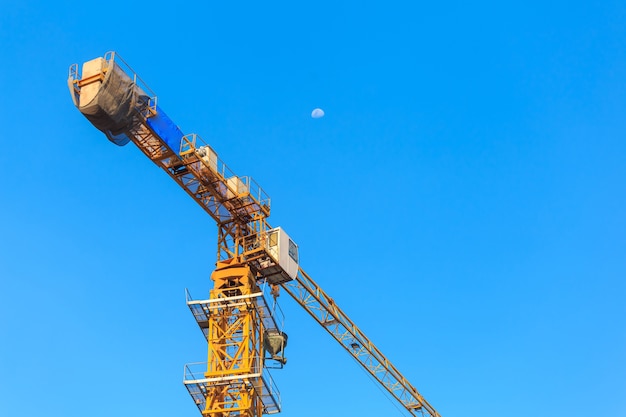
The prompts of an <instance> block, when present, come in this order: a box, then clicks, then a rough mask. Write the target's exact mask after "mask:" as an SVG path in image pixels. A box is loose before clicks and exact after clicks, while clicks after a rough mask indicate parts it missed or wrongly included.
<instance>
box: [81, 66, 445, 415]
mask: <svg viewBox="0 0 626 417" xmlns="http://www.w3.org/2000/svg"><path fill="white" fill-rule="evenodd" d="M105 59H106V56H105ZM114 59H118V58H117V57H116V56H115V54H110V55H109V58H108V59H107V61H111V63H112V62H113V60H114ZM132 75H133V79H138V77H137V76H136V74H134V73H133V74H132ZM90 81H91V80H87V79H85V80H80V79H79V78H78V67H77V66H76V65H75V66H72V67H70V80H69V82H70V84H71V85H72V88H73V93H74V94H80V87H81V82H83V83H88V82H90ZM153 102H154V103H156V97H154V99H153ZM156 111H157V109H156V105H154V106H153V107H147V108H137V109H136V114H135V116H134V117H135V122H136V123H133V125H132V127H131V128H129V130H128V131H127V132H125V133H126V134H127V135H128V137H129V138H130V140H131V141H132V142H133V143H134V144H135V145H137V147H138V148H139V149H140V150H141V151H142V152H143V153H144V154H145V155H146V156H147V157H148V158H149V159H150V160H152V161H153V162H154V163H155V164H156V165H157V166H159V167H160V168H162V169H163V170H164V171H165V172H166V173H167V174H168V175H169V176H170V177H171V178H172V179H173V180H174V181H176V182H177V183H178V184H179V185H180V186H181V188H182V189H183V190H184V191H185V192H186V193H187V194H189V196H190V197H192V198H193V199H194V200H195V201H196V202H197V203H198V204H199V205H200V207H202V208H203V209H204V210H205V211H206V212H207V213H208V214H209V215H210V216H211V217H212V218H213V219H214V220H215V221H216V223H217V225H218V256H217V259H218V263H217V269H216V270H215V271H214V272H213V274H212V276H211V279H212V280H213V282H214V288H213V290H211V294H210V301H212V300H226V299H230V298H231V297H238V296H245V295H250V294H253V293H255V292H257V291H258V288H257V283H256V279H257V276H256V272H258V271H259V270H260V269H261V262H263V261H265V260H267V259H268V255H267V254H266V253H265V248H264V244H263V242H264V241H265V237H266V233H267V231H268V230H271V226H270V225H269V224H268V223H267V219H266V218H267V217H268V216H269V213H270V208H269V202H270V201H269V197H268V196H267V195H266V194H265V193H264V192H263V190H262V189H260V187H258V186H257V188H254V189H253V187H252V186H253V185H255V184H254V183H253V182H252V181H251V179H250V180H246V179H245V177H234V174H232V173H231V172H230V170H228V169H227V167H226V166H225V165H224V164H223V163H221V161H219V160H215V159H211V158H207V157H206V153H205V154H204V155H203V151H202V149H201V146H198V145H199V141H198V140H197V139H198V138H197V137H196V135H193V134H192V135H187V136H185V137H183V138H182V146H181V149H171V148H170V147H169V145H167V143H166V142H165V141H164V140H163V138H161V137H159V136H158V134H157V133H156V132H154V131H153V130H152V129H151V128H150V127H149V125H148V123H147V122H146V121H147V119H148V118H150V117H152V116H153V115H154V114H155V113H156ZM231 174H232V175H231ZM246 181H247V182H246ZM281 285H282V286H283V288H285V290H286V291H287V293H288V294H290V295H291V296H292V297H293V298H294V299H295V300H296V301H297V302H298V303H299V304H300V305H301V306H302V307H303V308H304V309H305V310H306V311H307V312H308V313H309V314H310V315H311V316H312V317H313V318H314V319H315V320H316V321H317V322H318V323H319V324H320V325H321V326H323V327H324V328H325V329H326V330H327V331H328V332H329V333H330V334H331V335H332V336H333V337H334V338H335V339H336V340H337V341H338V342H339V343H340V344H341V345H342V346H343V347H344V348H345V349H346V351H348V353H350V354H351V355H352V356H353V357H354V358H355V359H356V360H357V362H358V363H359V364H361V365H362V366H363V367H364V368H365V369H366V370H367V371H368V372H369V373H370V374H371V375H372V376H373V377H374V378H375V379H376V380H377V381H378V382H379V383H380V384H381V386H383V387H384V388H385V389H386V390H387V391H388V392H389V393H390V394H391V395H392V396H393V397H394V398H395V399H396V400H398V401H399V402H400V403H401V404H402V405H403V406H404V407H405V409H406V410H407V411H408V412H409V413H410V414H411V415H413V416H423V417H440V415H439V413H438V412H437V411H436V410H435V409H434V408H433V407H432V406H431V405H430V404H429V403H428V402H427V401H426V400H425V399H424V398H423V397H422V395H421V394H420V393H419V392H418V391H417V389H415V388H414V387H413V386H412V385H411V384H410V383H409V382H408V380H407V379H406V378H404V376H403V375H402V374H401V373H400V372H399V371H398V370H397V369H396V368H395V367H394V366H393V365H392V364H391V363H390V362H389V360H388V359H387V358H386V357H385V356H384V355H383V354H382V353H381V352H380V351H379V350H378V349H377V348H376V347H375V346H374V344H373V343H372V342H371V341H370V340H369V339H368V338H367V337H366V336H365V335H364V334H363V333H362V332H361V330H360V329H359V328H358V327H357V326H356V325H355V324H354V323H353V322H352V321H351V320H350V319H349V318H348V317H347V315H345V313H343V312H342V311H341V310H340V309H339V308H338V307H337V306H336V304H335V303H334V301H333V300H332V299H331V298H330V297H329V296H328V295H326V293H325V292H324V291H323V290H322V289H321V288H320V287H319V286H318V285H317V284H316V283H315V282H314V281H313V280H312V279H311V278H310V277H309V276H308V275H307V274H306V273H305V272H304V270H302V269H300V270H299V272H298V276H297V277H296V279H295V280H294V281H291V282H283V283H281ZM229 303H230V301H228V302H224V303H221V302H216V303H214V305H213V307H211V311H210V314H209V315H208V317H209V318H208V321H209V323H208V335H207V339H208V363H207V370H206V373H205V378H206V381H208V383H207V386H208V389H207V392H206V393H203V395H204V397H205V400H206V401H205V407H204V410H203V411H202V414H203V415H205V416H207V417H236V416H237V417H239V416H242V417H260V416H261V415H262V414H263V413H264V411H265V410H264V408H263V404H262V396H263V395H264V390H266V392H265V394H266V395H268V396H269V394H268V392H267V390H268V387H267V384H266V383H265V382H264V381H263V378H262V376H261V375H262V371H263V358H262V355H263V350H262V346H263V340H262V338H263V334H264V332H263V330H264V329H263V328H262V326H263V320H261V319H260V318H259V317H258V312H257V311H256V309H255V308H254V306H253V305H251V304H249V303H248V304H247V303H245V302H241V303H236V302H235V303H233V305H230V304H229ZM203 383H204V382H203ZM203 386H204V385H203ZM272 410H274V409H272ZM275 410H276V411H274V412H278V411H280V409H279V408H276V409H275Z"/></svg>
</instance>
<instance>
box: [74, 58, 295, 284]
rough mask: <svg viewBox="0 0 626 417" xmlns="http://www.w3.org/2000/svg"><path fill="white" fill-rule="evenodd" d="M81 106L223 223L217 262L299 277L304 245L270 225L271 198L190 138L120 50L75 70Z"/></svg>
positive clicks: (282, 278) (276, 277)
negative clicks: (229, 261)
mask: <svg viewBox="0 0 626 417" xmlns="http://www.w3.org/2000/svg"><path fill="white" fill-rule="evenodd" d="M68 86H69V88H70V93H71V95H72V100H73V101H74V105H75V106H76V107H77V108H78V110H79V111H80V112H81V113H82V114H83V115H84V116H85V117H86V118H87V119H88V120H89V121H90V122H91V123H92V124H93V125H94V126H95V127H96V128H98V129H99V130H100V131H102V132H103V133H104V134H105V135H106V137H107V138H108V139H109V140H110V141H111V142H113V143H115V144H116V145H118V146H124V145H126V144H127V143H128V142H131V141H132V142H133V143H135V145H137V147H138V148H139V149H140V150H141V151H142V152H143V153H144V154H146V156H148V157H149V158H150V159H151V160H152V161H153V162H154V163H155V164H157V165H158V166H160V167H161V168H162V169H163V170H165V171H166V172H167V173H168V174H169V175H170V176H171V177H172V178H173V179H174V180H175V181H176V182H178V184H179V185H180V186H181V187H182V188H183V189H184V190H185V191H186V192H187V193H188V194H189V195H190V196H191V197H192V198H194V200H196V202H197V203H198V204H199V205H200V206H201V207H202V208H203V209H204V210H205V211H206V212H207V213H208V214H210V215H211V217H213V219H214V220H215V221H216V223H217V224H218V228H219V229H220V230H219V238H218V261H222V260H226V259H233V258H238V259H241V260H242V261H245V262H247V263H250V264H251V267H252V268H253V269H254V271H255V272H257V273H258V274H259V276H260V277H261V278H265V279H267V280H268V281H269V282H270V283H272V284H280V283H283V282H286V281H290V280H292V279H294V278H295V277H296V276H297V273H298V255H297V245H295V243H294V242H293V241H292V240H291V239H290V238H289V236H287V235H286V233H285V232H284V231H283V230H282V229H281V228H274V229H273V228H271V227H270V226H269V224H268V223H267V220H266V219H267V218H268V217H269V215H270V197H269V195H267V193H266V192H265V191H264V190H263V189H262V188H261V187H260V186H259V185H258V184H257V183H256V182H255V181H254V180H253V179H252V178H251V177H247V176H238V175H236V174H235V173H234V172H233V171H232V170H231V169H230V168H228V166H227V165H226V164H225V163H224V162H223V161H222V160H221V159H220V158H219V157H218V155H217V153H216V152H215V150H214V149H213V148H212V147H211V146H209V145H208V144H206V143H205V142H204V141H203V140H202V139H201V138H200V136H198V135H197V134H195V133H192V134H187V135H185V134H184V133H183V132H182V130H181V129H180V128H179V127H178V126H177V125H176V124H175V123H174V122H173V121H172V119H170V118H169V116H168V115H167V114H166V113H165V112H164V111H163V109H162V108H161V107H160V106H159V105H158V104H157V96H156V94H154V93H153V92H152V90H151V89H150V88H149V87H148V86H147V85H146V84H145V83H144V82H143V81H142V80H141V78H140V77H139V76H138V75H137V74H136V73H135V72H134V71H133V70H132V69H131V68H130V66H129V65H128V64H126V63H125V62H124V61H123V60H122V59H121V58H120V57H119V56H118V55H116V54H115V53H114V52H109V53H107V54H105V55H104V57H99V58H95V59H92V60H90V61H87V62H85V63H84V64H82V67H81V68H80V70H79V66H78V64H73V65H72V66H70V70H69V78H68Z"/></svg>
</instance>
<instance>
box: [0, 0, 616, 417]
mask: <svg viewBox="0 0 626 417" xmlns="http://www.w3.org/2000/svg"><path fill="white" fill-rule="evenodd" d="M128 3H130V2H121V1H110V2H106V3H93V2H92V3H82V4H81V3H77V2H66V1H58V2H43V1H41V2H37V1H27V0H26V1H19V2H18V1H7V0H4V1H2V3H1V4H2V13H0V51H2V58H3V65H2V68H1V69H0V89H1V91H2V94H0V110H1V111H0V124H1V125H2V126H3V130H2V131H3V133H2V138H3V143H4V147H5V154H4V157H3V158H2V161H3V162H4V164H3V165H4V173H3V175H1V176H0V203H1V205H0V207H1V210H2V211H1V215H0V236H2V239H1V240H0V245H1V247H0V340H1V341H2V343H1V344H0V392H1V394H0V415H2V416H7V417H13V416H20V417H22V416H24V417H29V416H36V415H42V414H46V415H48V416H55V417H56V416H58V417H75V416H76V417H78V416H81V417H82V416H84V415H85V414H89V415H90V416H91V417H100V416H107V417H108V416H112V415H122V416H136V415H150V416H153V417H160V416H173V415H176V416H198V415H199V413H198V411H197V409H196V408H195V406H194V404H193V402H192V401H191V398H190V397H189V396H188V394H187V392H186V390H185V388H184V387H183V385H182V371H183V365H184V364H185V363H187V362H196V361H203V360H205V342H204V340H203V338H202V334H201V332H200V331H199V330H198V329H197V326H196V324H195V322H194V320H193V317H192V316H191V314H190V313H189V312H188V310H187V308H186V306H185V302H184V301H185V299H184V289H185V288H189V290H190V291H191V293H192V295H194V297H196V298H202V297H204V296H206V295H207V294H208V290H209V288H210V280H209V275H210V272H211V270H212V268H213V265H214V261H215V259H214V257H215V248H216V235H217V232H216V227H215V225H214V224H213V223H212V220H211V219H210V218H209V217H208V216H207V215H206V214H205V213H204V212H203V211H202V210H201V209H200V208H199V207H197V206H195V203H193V201H192V200H191V199H190V198H189V197H187V195H186V194H185V193H184V192H183V191H182V190H180V189H178V187H177V186H176V185H175V184H174V182H173V181H171V180H170V179H169V177H168V176H167V175H165V173H163V172H161V171H159V169H158V168H156V167H155V166H153V165H152V164H151V162H150V161H148V160H147V159H146V158H145V157H144V156H143V154H141V153H140V152H139V151H138V150H137V149H136V148H133V146H132V145H129V146H126V147H123V148H119V147H116V146H115V145H112V144H110V143H109V142H108V141H107V140H106V138H105V137H104V136H103V135H102V134H101V133H100V132H98V131H97V130H96V129H95V128H93V127H92V126H91V125H90V124H89V123H88V122H87V120H86V119H84V118H83V117H82V116H81V115H80V114H79V112H78V111H77V110H76V109H75V108H74V106H73V105H72V102H71V99H70V96H69V93H68V91H67V86H66V77H67V69H68V67H69V65H70V64H72V63H81V62H83V61H86V60H89V59H92V58H95V57H97V56H102V55H103V54H104V53H105V52H107V51H109V50H115V51H117V52H118V53H119V54H120V55H121V56H122V57H123V58H124V59H125V60H126V61H127V62H128V63H129V64H130V65H131V66H132V67H133V68H134V69H135V70H136V71H137V72H138V73H139V74H140V75H141V77H142V78H143V79H144V80H145V81H146V82H147V83H148V85H150V86H151V88H152V89H153V90H154V91H155V92H156V93H157V94H158V96H159V104H160V105H161V107H162V108H163V109H164V110H165V111H166V112H167V113H168V115H169V116H170V117H171V118H172V119H174V120H175V121H176V123H177V124H178V125H179V126H180V127H181V129H182V130H183V131H184V132H185V133H191V132H195V133H198V134H200V135H201V136H202V137H203V138H204V139H205V140H206V141H207V142H209V143H210V144H211V145H212V146H213V147H214V148H215V149H216V150H217V152H218V153H219V155H220V157H221V158H222V159H223V160H224V161H225V162H226V163H227V164H228V165H229V166H230V167H231V168H232V169H233V170H234V171H235V172H236V173H238V174H239V175H251V176H253V177H254V178H255V179H256V180H257V182H258V183H259V184H261V185H262V186H263V188H264V189H265V190H266V191H267V192H268V193H269V195H270V196H271V197H272V215H271V217H270V223H271V224H272V225H275V226H278V225H280V226H282V227H284V228H285V229H286V230H287V231H288V233H289V234H290V235H291V237H292V238H293V239H294V240H296V241H297V243H298V244H299V245H300V257H301V264H302V266H303V268H304V269H305V270H306V271H307V272H308V273H309V274H310V275H311V276H312V277H313V279H315V280H316V281H317V282H318V283H319V284H320V285H321V286H322V287H323V288H324V289H325V290H326V291H327V292H328V293H329V294H330V295H331V296H332V297H333V298H334V299H335V301H336V302H337V304H338V305H340V306H341V307H342V308H343V310H344V311H345V312H347V314H348V315H349V316H350V317H351V318H352V319H353V320H354V321H355V322H356V323H357V324H358V325H359V326H360V327H361V328H362V330H363V331H364V332H365V333H366V334H367V335H368V336H369V337H370V338H371V339H372V340H373V341H374V343H375V344H376V345H377V346H378V347H379V348H380V349H381V350H382V351H383V352H384V353H385V354H386V355H387V356H388V358H389V359H390V360H391V361H392V362H393V363H394V364H395V365H396V366H397V367H398V368H399V369H400V370H401V371H402V372H403V374H404V375H405V376H406V377H407V378H408V379H409V380H410V381H411V382H412V383H413V385H415V386H416V387H417V388H418V389H419V390H420V392H421V393H422V394H423V395H424V396H425V397H426V398H427V400H428V401H429V402H430V403H431V404H432V405H433V406H434V407H435V408H436V409H437V410H438V411H439V412H440V413H441V414H442V415H443V416H455V415H464V416H467V415H481V416H482V417H492V416H493V417H500V416H509V417H515V416H525V415H528V414H529V413H532V414H533V415H537V416H543V415H545V416H553V415H567V416H570V417H574V416H583V415H588V414H589V413H590V412H591V413H593V414H594V415H602V416H625V415H626V328H625V325H624V321H625V318H626V305H625V302H624V300H625V299H626V284H625V283H624V278H625V277H626V216H625V212H626V186H625V184H626V164H624V161H625V160H626V118H625V117H624V112H625V109H626V83H625V82H624V80H626V52H625V49H624V45H625V44H626V5H625V4H624V3H623V2H618V1H611V0H609V1H605V2H600V3H598V4H592V3H591V2H564V1H555V2H550V4H545V2H537V1H527V2H523V3H522V2H516V3H511V4H503V3H502V2H485V1H481V2H474V3H472V4H468V3H466V2H454V1H450V2H443V3H438V4H432V2H431V3H424V2H409V1H404V2H401V1H386V2H370V1H360V2H327V1H318V2H306V3H301V4H298V3H297V2H220V3H216V2H210V1H209V2H186V3H181V4H173V3H162V2H158V1H156V2H151V3H149V4H148V3H146V2H134V3H132V4H128ZM338 3H339V4H338ZM316 107H320V108H322V109H324V111H325V113H326V115H325V117H324V118H321V119H312V118H311V117H310V113H311V110H312V109H314V108H316ZM282 306H283V310H284V311H285V313H286V315H287V332H288V334H289V346H288V348H287V352H286V353H287V357H288V359H289V362H288V364H287V366H286V368H285V369H284V370H282V371H280V372H279V373H278V372H275V373H274V377H275V379H276V382H277V384H278V386H279V387H280V389H281V393H282V400H283V413H282V415H283V416H285V417H290V416H298V417H307V416H318V415H327V416H335V415H336V416H339V415H341V416H357V415H358V416H381V415H385V416H387V415H401V414H400V413H399V411H398V409H397V406H396V405H395V404H394V403H393V402H391V401H389V400H387V398H386V397H385V396H384V395H383V394H382V393H381V392H380V390H379V388H378V387H377V386H376V384H375V383H373V382H372V381H371V380H369V379H368V378H367V376H366V375H365V374H364V372H363V371H362V370H361V369H360V368H359V367H358V366H357V365H356V363H355V362H354V361H353V360H352V359H351V358H350V357H349V355H348V354H347V353H345V352H344V351H343V350H342V348H341V347H340V346H339V345H337V344H336V343H335V342H334V341H333V340H332V339H331V338H330V337H329V336H328V335H327V334H326V333H325V332H324V330H323V329H321V328H320V327H318V326H317V325H316V324H315V323H314V322H313V320H312V319H311V318H309V317H308V316H307V315H306V313H305V312H304V311H303V310H302V308H300V307H299V306H298V305H297V304H296V303H295V302H294V301H293V300H291V299H289V298H288V296H287V295H285V296H284V297H283V298H282Z"/></svg>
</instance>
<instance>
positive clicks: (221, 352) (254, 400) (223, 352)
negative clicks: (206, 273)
mask: <svg viewBox="0 0 626 417" xmlns="http://www.w3.org/2000/svg"><path fill="white" fill-rule="evenodd" d="M211 280H212V281H213V289H212V290H211V292H210V297H209V299H210V300H220V299H233V298H234V299H235V300H236V299H237V297H240V296H246V295H251V294H253V293H257V292H258V291H259V289H258V287H257V284H256V279H255V277H254V275H253V273H252V271H251V270H250V267H249V266H248V265H247V264H245V263H243V264H242V263H237V262H236V261H235V259H230V260H228V261H225V262H218V264H217V268H216V270H215V271H214V272H213V274H212V275H211ZM262 326H263V322H262V320H261V319H260V318H259V317H258V313H257V310H256V309H255V308H254V306H253V305H252V304H249V303H245V302H240V303H237V302H232V303H215V307H214V308H212V310H211V314H210V315H209V323H208V329H209V330H208V335H207V340H208V360H207V371H206V373H205V377H206V378H207V379H212V380H214V381H215V383H214V384H212V385H211V386H210V387H209V389H208V392H207V395H206V407H205V409H204V411H203V414H204V415H205V416H211V417H230V416H246V417H260V416H261V415H262V413H263V407H262V402H261V398H260V396H261V393H260V392H259V391H258V390H257V388H258V387H260V386H261V385H262V383H261V381H260V378H261V373H262V369H263V360H262V354H263V351H262V346H263V340H262V337H263V328H262Z"/></svg>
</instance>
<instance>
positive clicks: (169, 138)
mask: <svg viewBox="0 0 626 417" xmlns="http://www.w3.org/2000/svg"><path fill="white" fill-rule="evenodd" d="M147 124H148V126H149V127H150V129H152V130H153V131H154V133H156V134H157V135H158V136H159V137H160V138H161V139H162V140H163V142H165V143H166V144H167V146H169V147H170V149H171V150H172V151H174V153H175V154H177V155H178V154H180V143H181V142H182V139H183V136H184V135H183V132H182V131H181V130H180V129H179V128H178V126H176V124H175V123H174V122H173V121H172V119H170V118H169V117H168V116H167V114H165V112H164V111H163V110H161V108H160V107H159V106H157V108H156V115H154V116H152V117H149V118H148V119H147Z"/></svg>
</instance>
